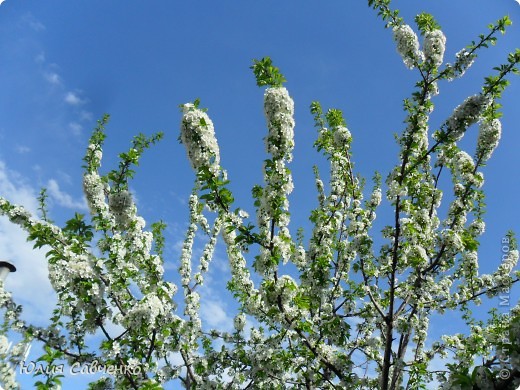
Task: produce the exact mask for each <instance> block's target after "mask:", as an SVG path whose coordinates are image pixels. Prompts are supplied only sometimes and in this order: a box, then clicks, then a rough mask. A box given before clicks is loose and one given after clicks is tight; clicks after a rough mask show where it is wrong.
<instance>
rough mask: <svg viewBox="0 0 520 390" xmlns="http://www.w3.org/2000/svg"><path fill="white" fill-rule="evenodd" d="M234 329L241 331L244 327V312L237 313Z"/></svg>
mask: <svg viewBox="0 0 520 390" xmlns="http://www.w3.org/2000/svg"><path fill="white" fill-rule="evenodd" d="M233 323H234V325H235V329H236V330H237V331H238V332H241V331H242V330H243V329H244V326H246V315H245V314H244V313H240V314H238V315H237V316H236V317H235V319H234V321H233Z"/></svg>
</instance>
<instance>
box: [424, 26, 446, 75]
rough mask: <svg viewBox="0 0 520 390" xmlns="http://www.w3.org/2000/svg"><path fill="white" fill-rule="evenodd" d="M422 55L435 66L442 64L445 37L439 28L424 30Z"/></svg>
mask: <svg viewBox="0 0 520 390" xmlns="http://www.w3.org/2000/svg"><path fill="white" fill-rule="evenodd" d="M423 46H424V48H423V50H424V57H425V58H426V60H427V61H428V60H430V61H431V62H432V64H433V65H434V66H436V67H438V66H440V65H441V64H442V60H443V58H444V51H445V50H446V37H445V36H444V34H443V33H442V31H441V30H433V31H426V33H425V34H424V44H423Z"/></svg>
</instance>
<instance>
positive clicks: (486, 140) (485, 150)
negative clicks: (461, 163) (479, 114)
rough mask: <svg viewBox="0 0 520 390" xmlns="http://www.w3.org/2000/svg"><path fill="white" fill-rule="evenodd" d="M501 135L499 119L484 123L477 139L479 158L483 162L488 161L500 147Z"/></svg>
mask: <svg viewBox="0 0 520 390" xmlns="http://www.w3.org/2000/svg"><path fill="white" fill-rule="evenodd" d="M501 133H502V125H501V123H500V120H499V119H493V120H491V121H483V122H482V123H481V124H480V131H479V134H478V139H477V157H479V158H481V159H482V161H486V160H488V159H489V158H490V157H491V155H492V154H493V151H494V150H495V149H496V147H497V146H498V141H500V135H501Z"/></svg>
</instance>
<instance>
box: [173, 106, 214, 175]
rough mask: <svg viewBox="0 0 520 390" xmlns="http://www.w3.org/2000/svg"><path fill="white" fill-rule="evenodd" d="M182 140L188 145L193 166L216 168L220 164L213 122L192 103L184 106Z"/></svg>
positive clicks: (187, 148)
mask: <svg viewBox="0 0 520 390" xmlns="http://www.w3.org/2000/svg"><path fill="white" fill-rule="evenodd" d="M182 113H183V114H182V122H181V141H182V143H183V144H184V145H185V146H186V151H187V153H188V158H189V160H190V163H191V166H192V168H193V169H194V170H195V171H196V172H198V171H199V169H200V168H202V167H208V168H212V170H215V169H217V168H218V166H219V164H220V151H219V147H218V144H217V139H216V138H215V129H214V127H213V122H212V121H211V119H210V118H209V116H208V114H206V113H205V112H204V111H202V110H201V109H199V108H197V107H195V105H194V104H192V103H186V104H184V105H183V106H182Z"/></svg>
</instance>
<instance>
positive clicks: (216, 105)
mask: <svg viewBox="0 0 520 390" xmlns="http://www.w3.org/2000/svg"><path fill="white" fill-rule="evenodd" d="M393 7H394V8H398V9H400V10H401V13H402V16H403V17H404V18H405V20H406V22H407V23H409V24H412V25H414V23H413V18H414V16H415V15H416V14H417V13H419V12H421V11H427V12H431V13H433V15H434V16H435V17H436V19H437V21H438V22H439V24H440V25H441V27H442V29H443V31H444V33H445V34H446V36H447V50H446V55H445V60H446V61H447V62H453V59H454V54H455V53H456V52H458V51H459V50H460V49H461V48H462V47H464V46H466V45H467V44H469V43H470V42H471V41H472V40H476V39H477V37H478V35H479V34H480V33H485V32H486V31H487V29H486V26H487V25H488V24H489V23H492V22H494V21H496V20H497V19H499V18H501V17H502V16H504V15H509V16H510V18H511V19H512V20H513V26H511V27H510V28H509V29H508V32H507V34H506V35H505V36H500V37H499V40H498V44H497V46H496V47H492V48H490V49H487V50H484V51H481V52H480V55H479V58H478V59H477V61H476V63H475V64H474V65H473V67H472V68H471V69H470V70H469V71H468V72H467V75H466V76H465V77H464V78H463V79H459V80H456V81H453V82H451V83H441V84H439V89H440V92H441V93H440V95H439V96H437V97H436V98H435V99H434V103H435V105H436V111H435V112H434V114H433V116H432V121H431V123H430V127H431V128H432V129H435V128H437V127H438V126H439V125H440V124H441V123H442V122H443V121H444V120H445V119H446V118H447V116H449V114H450V113H451V112H452V110H453V109H454V108H455V107H456V106H457V105H458V104H460V103H461V102H462V101H463V100H464V99H465V98H466V97H467V96H469V95H472V94H475V93H478V92H479V91H480V86H481V85H482V81H483V77H484V76H486V75H489V74H490V73H491V72H492V71H491V69H492V67H493V66H497V65H499V64H501V63H505V62H506V56H507V53H508V52H511V51H514V49H515V48H517V47H518V46H520V45H519V43H520V6H519V5H518V3H517V2H516V1H514V0H452V1H446V0H436V1H433V0H426V1H420V2H419V1H411V0H407V1H404V0H403V1H397V0H396V1H394V2H393ZM267 55H268V56H270V57H271V58H272V59H273V61H274V63H275V65H277V66H278V67H280V69H281V71H282V73H283V74H284V75H285V77H286V78H287V80H288V82H287V83H286V87H287V88H288V90H289V92H290V94H291V96H292V97H293V98H294V100H295V106H296V131H295V142H296V149H295V151H294V162H293V163H292V165H291V168H292V170H293V173H294V182H295V190H294V192H293V194H292V195H291V197H290V201H291V208H292V222H291V230H292V232H294V233H295V232H296V229H297V228H298V227H300V226H303V227H304V228H306V233H307V235H306V237H309V234H310V227H309V223H308V216H309V211H310V210H311V209H312V208H313V207H315V205H316V196H315V191H314V184H313V175H312V166H313V165H314V164H317V165H318V166H320V167H321V170H322V172H323V173H325V172H326V170H327V165H326V161H325V160H324V159H323V158H321V157H320V156H319V155H318V154H317V153H315V152H313V150H312V143H313V142H314V140H315V135H316V131H315V129H314V128H313V121H312V116H311V115H310V113H309V109H308V107H309V105H310V103H311V102H312V101H314V100H319V101H320V102H321V103H322V106H323V107H324V109H325V110H326V109H328V108H330V107H335V108H339V109H342V110H343V112H344V114H345V118H346V121H347V125H348V127H349V129H350V131H351V132H352V134H353V137H354V143H353V147H352V148H353V153H354V161H355V163H356V171H357V172H359V173H361V174H362V175H364V176H365V177H366V178H367V179H370V178H371V177H372V176H373V174H374V172H375V171H376V170H377V171H379V172H381V173H382V175H383V178H385V177H386V174H387V173H388V172H389V171H390V170H391V168H392V166H393V165H394V164H395V163H396V162H397V157H398V148H397V146H396V144H395V142H394V139H393V135H392V134H393V133H394V132H398V133H400V132H401V131H402V129H403V127H404V125H403V123H402V121H403V119H404V112H403V110H402V101H403V99H404V98H406V97H408V96H410V94H411V92H412V91H413V86H414V84H415V82H416V81H417V80H418V73H417V72H416V71H410V70H408V69H407V68H406V67H405V66H404V64H403V62H402V60H401V58H400V56H399V55H398V54H397V52H396V50H395V46H394V44H393V41H392V34H391V31H389V30H387V29H385V28H384V23H383V22H382V21H381V20H380V19H379V18H378V17H377V16H376V13H375V12H374V11H373V10H371V9H370V8H369V7H368V6H367V2H364V1H340V0H330V1H327V2H316V1H310V0H299V1H296V0H286V1H283V2H278V1H263V2H250V1H242V2H238V1H228V0H223V1H219V2H215V1H209V0H202V1H197V2H187V1H166V0H154V1H148V2H144V1H137V0H129V1H125V2H122V1H106V0H89V1H86V0H76V1H70V0H52V1H46V2H44V1H41V0H7V1H5V2H3V3H2V4H1V5H0V194H1V195H2V196H5V197H6V198H7V199H9V200H11V201H12V202H15V203H19V204H22V205H24V206H26V207H27V208H28V209H29V210H31V211H34V212H35V211H36V209H37V202H36V196H37V194H38V192H39V190H40V188H41V187H46V188H47V189H48V193H49V195H50V199H49V200H50V209H51V214H52V218H53V219H55V220H56V221H57V222H59V223H60V224H61V223H63V222H64V221H65V220H67V219H68V218H70V217H71V216H72V215H73V214H74V212H75V211H79V212H82V213H88V211H87V208H86V204H85V201H84V199H83V195H82V189H81V176H82V170H81V165H82V157H83V154H84V151H85V148H86V146H87V143H88V138H89V135H90V131H91V129H92V128H93V127H94V126H95V124H96V120H98V119H100V118H101V116H102V115H103V113H109V114H110V115H111V121H110V123H109V125H108V127H107V133H108V139H107V142H106V148H105V151H104V152H105V160H104V162H103V167H104V169H106V170H108V169H111V168H112V167H114V165H115V164H117V154H118V153H119V152H122V151H125V150H126V149H127V148H128V146H129V144H130V140H131V138H132V137H133V136H134V135H136V134H137V133H139V132H143V133H146V134H151V133H153V132H156V131H164V133H165V138H164V140H163V141H162V142H161V143H160V144H159V145H158V146H156V147H154V148H153V149H152V150H150V151H149V152H147V153H146V154H145V156H144V158H143V160H142V163H141V167H140V168H139V170H138V174H137V176H136V179H135V181H134V182H133V183H132V185H131V188H132V190H133V191H134V193H135V196H136V199H137V202H138V206H139V212H140V213H141V215H143V216H144V217H145V219H146V220H147V221H149V222H152V221H156V220H159V219H162V220H164V221H165V222H167V223H168V231H167V236H168V239H169V242H168V247H167V251H166V253H167V258H166V261H167V264H166V268H167V269H168V272H167V275H168V277H169V278H174V276H173V275H174V271H175V269H176V268H177V266H178V264H179V253H180V245H181V244H182V240H183V236H184V230H185V228H186V224H187V217H188V210H187V203H186V201H187V198H188V196H189V194H190V192H191V188H192V185H193V179H194V176H193V172H192V170H191V168H190V164H189V162H188V160H187V158H186V154H185V151H184V149H183V146H182V145H180V144H179V143H178V141H177V137H178V135H179V124H180V120H181V114H180V111H179V108H178V105H179V104H182V103H186V102H189V101H193V100H194V99H196V98H200V99H201V105H202V106H203V107H207V108H208V114H209V115H210V117H211V118H212V120H213V122H214V124H215V129H216V134H217V138H218V140H219V145H220V149H221V162H222V165H223V166H224V168H226V169H227V170H228V173H229V178H230V179H231V188H232V189H233V191H234V195H235V198H236V203H237V206H240V207H242V208H243V209H245V210H247V211H249V212H250V214H251V215H254V209H253V201H252V199H251V196H250V189H251V188H252V186H253V185H254V184H257V183H260V182H261V180H262V173H261V167H262V161H263V159H264V158H265V157H266V155H265V152H264V144H263V140H262V138H263V137H264V136H265V134H266V126H265V119H264V117H263V112H262V99H263V90H261V89H259V88H258V87H256V85H255V80H254V77H253V75H252V72H251V70H250V69H249V66H250V65H251V63H252V59H253V58H261V57H263V56H267ZM511 81H512V84H511V85H510V87H509V88H508V89H507V90H506V92H505V93H504V95H503V99H502V102H501V103H502V104H503V106H504V107H503V110H502V111H503V113H504V116H503V134H502V141H501V144H500V146H499V148H498V149H497V150H496V151H495V152H494V155H493V157H492V159H491V160H490V161H489V163H488V164H487V166H486V167H485V169H484V174H485V178H486V182H485V186H484V189H485V191H486V194H487V196H488V197H487V217H486V222H487V228H486V233H485V235H484V237H483V240H482V245H481V251H480V259H481V267H482V270H483V271H486V272H489V271H491V270H492V269H493V268H494V267H496V266H497V265H498V264H499V262H500V258H501V251H500V245H501V239H502V237H503V236H504V234H505V232H506V231H507V230H508V229H514V230H516V231H517V232H518V231H520V229H519V225H520V224H519V222H518V221H520V211H519V210H520V209H519V208H518V205H517V202H518V200H517V199H518V194H519V192H520V182H519V179H518V170H519V168H520V154H519V153H518V147H519V145H520V125H519V123H520V111H519V110H518V103H519V102H520V80H519V79H518V77H514V78H512V80H511ZM476 134H477V128H472V129H470V131H469V132H468V136H467V137H466V138H465V139H464V141H463V142H462V144H461V145H462V146H463V147H464V148H465V149H466V150H467V151H468V152H469V153H470V154H471V155H473V152H474V149H475V143H476ZM387 216H388V213H386V212H385V210H384V208H383V209H382V210H381V212H380V214H379V218H380V219H378V220H377V224H378V225H376V226H380V227H382V226H384V225H385V224H387V223H389V221H390V220H389V219H388V218H386V217H387ZM0 258H2V259H6V260H10V261H12V262H13V263H15V264H16V266H17V267H18V272H17V273H16V274H14V275H11V276H10V277H9V278H8V280H7V282H6V287H7V289H8V290H10V291H12V292H13V295H14V297H15V299H16V300H17V301H18V302H19V303H23V304H25V305H27V306H26V309H25V312H24V318H26V319H28V320H31V321H34V322H37V323H44V322H45V318H46V317H47V315H48V313H49V312H50V310H51V309H52V297H53V296H52V291H51V288H50V285H49V283H48V281H47V278H46V275H47V268H46V262H45V258H44V255H43V253H42V252H35V251H33V250H32V245H31V244H30V243H29V244H28V243H26V242H25V235H24V234H23V232H21V231H20V230H19V229H17V228H16V227H14V226H12V225H11V224H10V223H9V222H8V221H6V220H5V218H0ZM251 261H252V260H251ZM226 272H227V265H226V258H225V252H224V251H223V250H218V251H217V254H216V260H215V267H214V269H213V270H212V271H211V273H210V279H209V280H208V283H207V286H206V288H205V290H204V291H205V292H204V293H203V299H202V300H203V302H204V298H207V299H206V301H205V303H203V307H202V314H201V315H202V318H203V320H205V321H206V322H207V323H208V324H209V325H211V326H214V327H224V328H226V327H228V328H230V327H232V318H233V315H234V312H233V310H232V308H233V307H234V306H233V304H232V303H231V302H230V301H229V299H228V297H227V295H226V294H225V293H223V292H222V282H221V281H222V279H223V278H222V275H225V274H226ZM204 294H205V295H204ZM513 297H514V298H515V299H517V298H518V294H516V295H513ZM179 298H180V297H178V300H179ZM453 318H456V316H453ZM446 323H447V322H446V321H444V322H443V323H442V327H441V325H440V324H441V323H438V324H437V325H435V327H434V329H433V330H432V332H434V333H438V334H440V333H442V332H443V331H450V330H453V329H455V330H456V327H457V326H458V322H457V321H450V323H451V324H452V326H451V328H452V329H449V328H448V327H447V325H446ZM31 357H37V356H36V355H35V354H34V355H31ZM29 379H30V378H23V380H24V381H29ZM75 380H78V379H77V378H76V379H75ZM24 383H27V382H24ZM67 383H73V382H67ZM68 386H71V387H72V386H73V385H72V384H69V385H67V386H65V388H70V387H68Z"/></svg>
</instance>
